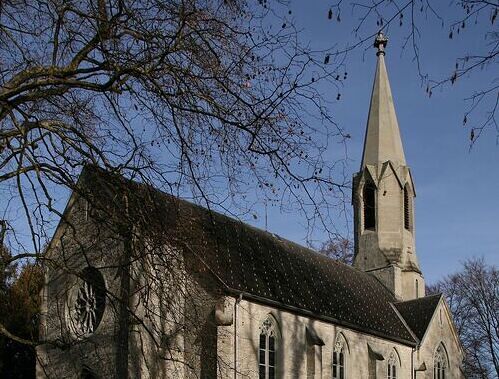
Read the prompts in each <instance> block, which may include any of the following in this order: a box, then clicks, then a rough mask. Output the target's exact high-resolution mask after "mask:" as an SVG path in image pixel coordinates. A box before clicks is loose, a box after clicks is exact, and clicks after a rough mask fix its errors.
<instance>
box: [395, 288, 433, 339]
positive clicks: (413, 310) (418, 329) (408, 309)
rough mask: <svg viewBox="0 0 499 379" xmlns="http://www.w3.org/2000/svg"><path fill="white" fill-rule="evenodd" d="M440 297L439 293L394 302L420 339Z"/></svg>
mask: <svg viewBox="0 0 499 379" xmlns="http://www.w3.org/2000/svg"><path fill="white" fill-rule="evenodd" d="M441 297H442V295H441V294H436V295H431V296H425V297H421V298H419V299H415V300H409V301H403V302H400V303H395V304H394V305H395V307H396V308H397V310H398V311H399V313H400V315H401V316H402V317H403V318H404V320H405V322H406V323H407V325H408V326H409V328H411V330H412V331H413V333H414V334H415V335H416V337H418V339H419V340H420V341H421V340H422V339H423V337H424V335H425V333H426V329H428V325H429V324H430V321H431V318H432V317H433V313H435V309H436V308H437V305H438V303H439V301H440V298H441Z"/></svg>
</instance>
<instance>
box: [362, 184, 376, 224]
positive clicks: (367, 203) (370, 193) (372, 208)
mask: <svg viewBox="0 0 499 379" xmlns="http://www.w3.org/2000/svg"><path fill="white" fill-rule="evenodd" d="M362 197H363V201H364V229H368V230H375V229H376V187H375V185H374V183H373V182H372V181H371V180H366V182H365V184H364V189H363V191H362Z"/></svg>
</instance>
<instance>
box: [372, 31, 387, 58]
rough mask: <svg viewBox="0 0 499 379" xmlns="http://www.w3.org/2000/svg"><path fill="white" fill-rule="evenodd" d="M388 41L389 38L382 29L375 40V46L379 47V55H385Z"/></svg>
mask: <svg viewBox="0 0 499 379" xmlns="http://www.w3.org/2000/svg"><path fill="white" fill-rule="evenodd" d="M387 43H388V38H387V37H386V36H385V35H384V34H383V32H382V31H381V30H380V31H379V32H378V35H377V36H376V39H375V40H374V47H375V48H377V49H378V52H377V53H376V55H377V56H379V55H380V54H383V55H385V47H386V44H387Z"/></svg>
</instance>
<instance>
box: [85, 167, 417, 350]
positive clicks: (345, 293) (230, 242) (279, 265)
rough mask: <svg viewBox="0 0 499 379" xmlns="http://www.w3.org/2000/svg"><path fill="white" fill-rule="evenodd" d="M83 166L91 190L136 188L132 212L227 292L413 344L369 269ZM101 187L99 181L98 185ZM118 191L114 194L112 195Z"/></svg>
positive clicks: (390, 299)
mask: <svg viewBox="0 0 499 379" xmlns="http://www.w3.org/2000/svg"><path fill="white" fill-rule="evenodd" d="M85 171H86V172H85V173H84V175H86V176H87V179H89V180H90V181H91V182H93V183H92V187H93V191H99V193H101V194H102V193H107V194H111V193H112V192H113V188H114V189H116V188H121V190H124V189H126V190H127V193H128V194H136V195H137V201H136V202H134V201H133V200H130V196H129V199H128V200H127V201H129V202H130V204H136V205H135V207H136V208H137V209H136V212H138V213H140V215H139V214H138V215H137V219H138V218H140V217H144V215H146V216H145V217H146V220H145V221H146V223H145V224H146V225H148V224H149V225H150V224H151V223H153V222H157V223H159V225H161V228H163V229H164V230H165V231H169V232H170V233H171V236H172V238H170V239H169V242H171V243H172V244H179V247H180V248H185V247H187V248H188V250H190V251H191V252H193V253H194V254H195V255H196V256H197V257H199V258H200V259H201V260H202V261H203V262H204V264H206V265H207V266H208V267H209V270H210V271H211V272H212V273H213V274H215V275H216V276H217V277H218V278H219V279H220V281H221V282H222V283H221V284H222V287H223V288H224V289H226V290H229V292H238V293H243V294H247V295H251V296H254V297H257V298H258V299H260V300H261V301H263V302H265V301H269V302H272V304H273V305H277V306H279V305H281V306H283V307H284V308H286V307H292V308H294V309H296V310H302V311H306V312H308V313H309V314H313V315H314V316H316V317H317V318H323V319H326V320H329V321H331V322H335V323H338V324H340V325H344V326H348V327H351V328H353V329H356V330H360V331H364V332H368V333H371V334H375V335H379V336H382V337H385V338H388V339H391V340H396V341H399V342H402V343H406V344H411V345H414V344H415V341H414V338H413V337H412V335H411V333H410V332H409V331H408V330H407V327H406V326H405V325H404V323H403V322H402V321H401V320H400V318H399V316H398V315H397V313H396V312H395V310H394V309H393V308H392V305H391V303H392V302H394V301H395V298H394V297H393V295H392V293H391V292H390V291H389V290H388V289H386V288H385V287H384V286H383V285H382V284H381V283H380V282H379V281H378V280H377V279H376V278H375V277H373V276H372V275H369V274H367V273H364V272H362V271H360V270H357V269H355V268H353V267H351V266H348V265H346V264H343V263H340V262H337V261H334V260H332V259H330V258H327V257H325V256H323V255H321V254H319V253H316V252H315V251H313V250H310V249H307V248H305V247H303V246H300V245H298V244H296V243H293V242H291V241H287V240H285V239H282V238H280V237H279V236H277V235H274V234H271V233H268V232H265V231H263V230H259V229H257V228H254V227H252V226H249V225H247V224H244V223H242V222H240V221H238V220H235V219H232V218H229V217H227V216H224V215H221V214H219V213H216V212H212V211H208V210H207V209H205V208H203V207H200V206H197V205H195V204H192V203H189V202H187V201H184V200H180V199H178V198H176V197H173V196H170V195H167V194H164V193H162V192H160V191H158V190H155V189H152V187H150V186H145V185H139V184H137V183H136V182H132V181H129V180H123V179H122V178H120V177H116V176H114V175H111V174H108V173H105V172H104V171H102V170H100V169H95V168H91V167H87V169H86V170H85ZM87 182H88V181H87ZM96 183H97V184H98V185H97V187H96V186H95V184H96ZM123 184H125V186H123ZM102 186H104V187H105V188H101V189H99V187H102ZM119 186H121V187H119ZM117 198H119V196H116V195H113V199H117ZM145 198H147V201H144V199H145ZM108 203H109V199H108V200H106V204H108ZM146 203H147V205H146ZM153 208H154V209H153ZM179 236H181V237H182V238H178V237H179Z"/></svg>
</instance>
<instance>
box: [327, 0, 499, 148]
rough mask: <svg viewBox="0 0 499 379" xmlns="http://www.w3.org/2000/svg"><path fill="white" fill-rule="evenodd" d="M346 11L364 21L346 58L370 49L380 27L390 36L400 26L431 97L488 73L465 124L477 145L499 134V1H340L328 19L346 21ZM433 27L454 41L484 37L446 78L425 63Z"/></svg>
mask: <svg viewBox="0 0 499 379" xmlns="http://www.w3.org/2000/svg"><path fill="white" fill-rule="evenodd" d="M345 13H347V14H350V13H351V14H353V15H355V16H356V17H358V19H359V22H358V23H357V24H356V26H355V28H354V31H353V32H354V35H355V37H356V40H355V41H354V42H350V43H348V44H346V45H345V49H344V50H341V49H340V50H339V53H340V54H342V53H344V52H345V51H350V50H352V49H356V48H359V47H362V46H365V45H366V44H367V45H369V44H370V43H371V42H372V38H373V36H374V35H375V34H376V32H377V31H378V30H380V29H383V30H386V31H387V32H388V33H389V32H390V30H393V29H394V28H397V29H398V30H397V33H403V35H404V44H403V50H407V51H408V52H409V53H410V54H411V55H412V57H413V58H414V61H415V64H416V67H417V72H418V74H419V77H420V79H421V84H422V85H423V86H424V88H426V93H427V95H428V96H430V97H431V96H432V94H433V92H434V91H435V90H436V89H437V88H440V87H445V86H448V85H450V86H452V85H453V84H454V83H455V82H456V81H458V80H466V79H468V80H473V78H474V74H476V73H477V72H478V71H483V70H487V71H488V72H489V73H490V78H491V80H490V81H489V82H488V83H489V84H488V85H486V86H483V87H481V86H472V87H474V91H473V92H472V93H470V94H469V96H468V97H467V98H466V101H467V104H468V107H467V109H465V111H464V114H463V124H462V125H463V126H465V127H468V128H469V138H470V144H471V145H472V144H473V143H474V142H475V141H476V139H477V138H478V137H479V136H480V134H481V133H482V132H483V131H484V130H486V129H488V128H494V129H495V130H496V133H497V135H499V125H498V123H497V112H498V104H499V84H498V82H499V77H498V76H497V64H498V62H499V34H498V33H497V28H496V20H497V17H498V15H499V2H498V1H497V0H492V1H490V0H453V1H450V2H441V1H435V0H379V1H363V0H360V1H344V0H339V1H337V2H334V3H333V4H332V6H331V9H330V10H329V14H328V17H329V18H330V19H333V20H337V21H341V17H342V16H343V14H345ZM431 24H433V25H434V26H436V27H437V28H438V27H440V28H441V30H442V33H444V34H445V35H446V36H448V38H449V39H450V40H452V39H459V38H460V37H461V36H463V35H465V34H466V33H476V34H477V35H479V36H480V38H476V39H475V40H474V43H473V44H472V46H467V51H466V52H465V53H464V54H463V55H461V53H460V52H458V50H459V49H456V54H455V66H454V67H449V70H448V74H447V75H446V76H443V77H440V76H438V75H440V74H435V73H433V72H431V69H428V68H425V64H424V63H425V53H426V51H425V46H424V45H425V42H426V41H427V39H428V38H431V37H432V36H431V35H428V34H427V33H425V30H426V29H428V26H429V25H431ZM482 36H483V37H482Z"/></svg>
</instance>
